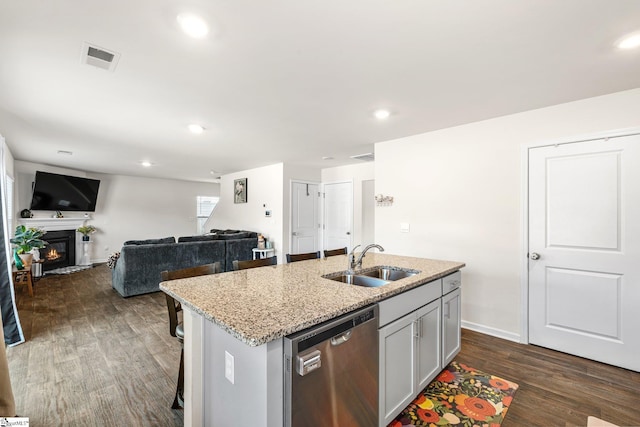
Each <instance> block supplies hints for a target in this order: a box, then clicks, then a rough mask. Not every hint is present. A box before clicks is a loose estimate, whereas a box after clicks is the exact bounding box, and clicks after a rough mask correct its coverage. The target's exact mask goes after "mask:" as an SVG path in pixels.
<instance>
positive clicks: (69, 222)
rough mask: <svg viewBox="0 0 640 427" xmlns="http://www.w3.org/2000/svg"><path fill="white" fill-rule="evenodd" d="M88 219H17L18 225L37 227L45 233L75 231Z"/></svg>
mask: <svg viewBox="0 0 640 427" xmlns="http://www.w3.org/2000/svg"><path fill="white" fill-rule="evenodd" d="M88 219H89V218H18V219H17V220H16V221H17V222H18V224H21V225H25V226H27V227H38V228H42V229H43V230H45V231H61V230H76V229H77V228H78V227H81V226H83V225H84V223H85V221H86V220H88Z"/></svg>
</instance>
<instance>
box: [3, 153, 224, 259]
mask: <svg viewBox="0 0 640 427" xmlns="http://www.w3.org/2000/svg"><path fill="white" fill-rule="evenodd" d="M36 170H41V171H45V172H53V173H61V174H66V175H74V176H82V177H88V178H94V179H99V180H100V190H99V192H98V202H97V204H96V211H95V212H94V213H91V214H90V216H91V219H90V220H88V221H87V223H88V224H92V225H94V226H96V227H97V228H98V232H96V233H95V234H93V235H92V236H91V239H92V241H93V242H94V243H93V244H92V247H91V260H92V261H93V262H104V261H105V260H106V258H107V257H108V256H109V254H111V253H112V252H115V251H119V250H120V248H121V247H122V243H124V241H126V240H134V239H136V240H137V239H150V238H159V237H169V236H174V237H180V236H190V235H194V234H196V228H197V226H196V197H197V196H218V194H219V185H218V184H212V183H202V182H189V181H177V180H168V179H155V178H141V177H132V176H124V175H107V174H95V173H86V172H82V171H76V170H71V169H63V168H57V167H51V166H47V165H41V164H36V163H29V162H22V161H16V173H17V179H16V184H17V186H16V190H17V193H18V194H17V198H18V200H19V204H18V205H17V206H16V209H17V210H18V212H19V211H20V210H22V209H26V208H28V207H29V203H30V201H31V183H32V182H33V180H34V178H35V171H36ZM33 214H34V217H38V216H43V217H44V216H51V214H52V213H51V212H47V211H37V212H33ZM64 215H65V216H66V217H81V216H82V212H65V213H64Z"/></svg>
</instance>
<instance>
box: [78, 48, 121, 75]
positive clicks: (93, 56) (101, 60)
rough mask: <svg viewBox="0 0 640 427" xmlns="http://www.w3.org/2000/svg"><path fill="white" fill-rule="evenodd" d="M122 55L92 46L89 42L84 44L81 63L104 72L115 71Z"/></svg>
mask: <svg viewBox="0 0 640 427" xmlns="http://www.w3.org/2000/svg"><path fill="white" fill-rule="evenodd" d="M119 60H120V54H119V53H117V52H114V51H110V50H107V49H103V48H101V47H98V46H95V45H91V44H89V43H87V42H85V43H83V44H82V56H81V57H80V62H81V63H83V64H87V65H93V66H94V67H98V68H102V69H103V70H107V71H113V70H115V69H116V65H118V61H119Z"/></svg>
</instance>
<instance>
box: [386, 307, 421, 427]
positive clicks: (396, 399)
mask: <svg viewBox="0 0 640 427" xmlns="http://www.w3.org/2000/svg"><path fill="white" fill-rule="evenodd" d="M415 329H416V328H415V315H414V314H408V315H406V316H405V317H402V318H400V319H398V320H396V321H395V322H393V323H390V324H389V325H387V326H385V327H384V328H382V329H380V330H379V334H380V341H379V342H380V344H379V345H380V371H379V375H380V386H379V390H380V393H379V410H378V414H379V415H380V418H379V422H378V425H379V426H381V427H382V426H386V425H387V424H388V423H389V422H391V421H392V420H393V418H394V417H395V416H396V415H398V414H399V413H400V411H402V410H403V409H404V408H406V407H407V405H408V404H409V403H411V401H412V400H413V398H414V397H415V396H414V391H415V380H416V368H415V359H414V356H413V355H414V353H415V345H416V337H415V333H414V332H415Z"/></svg>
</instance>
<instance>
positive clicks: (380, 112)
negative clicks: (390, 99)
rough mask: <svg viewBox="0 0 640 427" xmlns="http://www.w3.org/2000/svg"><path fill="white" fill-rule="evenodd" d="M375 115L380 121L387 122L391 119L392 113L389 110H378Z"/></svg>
mask: <svg viewBox="0 0 640 427" xmlns="http://www.w3.org/2000/svg"><path fill="white" fill-rule="evenodd" d="M373 115H374V116H375V118H376V119H378V120H385V119H388V118H389V116H390V115H391V113H390V112H389V110H376V111H374V113H373Z"/></svg>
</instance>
